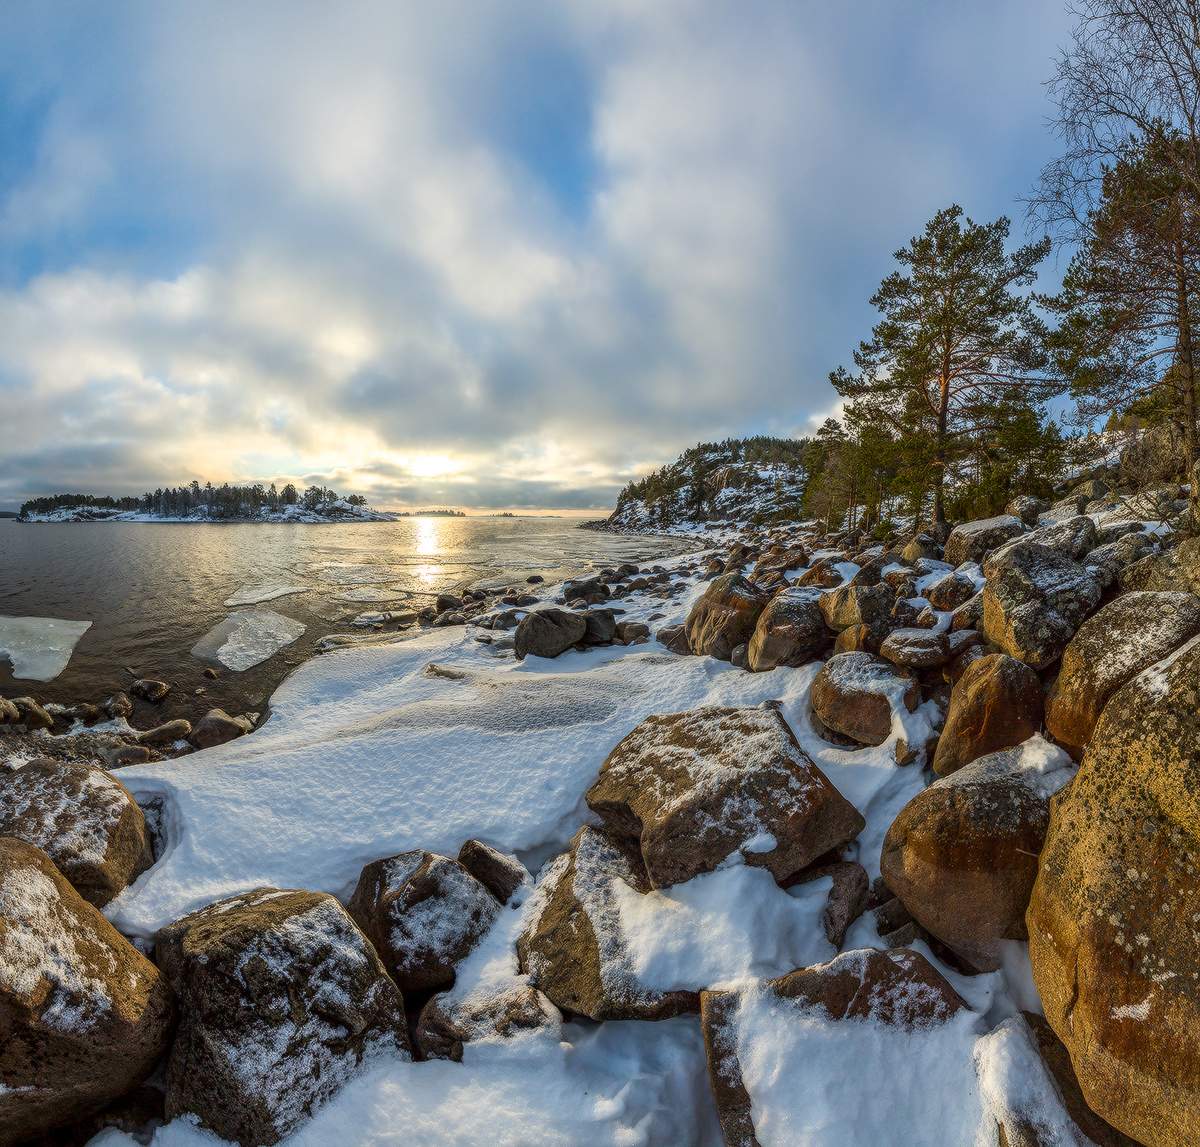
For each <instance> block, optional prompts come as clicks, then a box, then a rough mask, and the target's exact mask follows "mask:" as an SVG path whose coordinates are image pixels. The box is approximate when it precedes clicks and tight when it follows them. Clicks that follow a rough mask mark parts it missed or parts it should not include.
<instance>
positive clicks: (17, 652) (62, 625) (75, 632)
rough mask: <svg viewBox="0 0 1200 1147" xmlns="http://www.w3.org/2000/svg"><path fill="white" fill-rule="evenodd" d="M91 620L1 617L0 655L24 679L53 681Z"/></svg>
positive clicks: (87, 628)
mask: <svg viewBox="0 0 1200 1147" xmlns="http://www.w3.org/2000/svg"><path fill="white" fill-rule="evenodd" d="M91 627H92V623H91V622H90V621H70V620H67V619H65V618H61V617H0V657H7V658H8V660H9V661H10V662H11V663H12V675H13V676H14V677H17V678H20V679H21V680H25V681H53V680H54V678H55V677H57V676H58V675H59V674H60V673H61V672H62V671H63V670H64V669H66V667H67V662H68V661H70V660H71V654H72V653H73V652H74V651H75V645H76V643H77V642H78V641H79V639H80V638H81V637H82V636H83V635H84V634H85V633H86V632H87V631H88V630H89V629H91Z"/></svg>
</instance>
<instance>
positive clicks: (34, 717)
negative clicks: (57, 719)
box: [12, 697, 54, 730]
mask: <svg viewBox="0 0 1200 1147" xmlns="http://www.w3.org/2000/svg"><path fill="white" fill-rule="evenodd" d="M12 706H13V708H14V709H16V711H17V721H16V723H17V724H19V725H24V726H25V728H27V729H30V730H33V729H53V728H54V718H53V717H51V716H50V714H49V713H48V712H47V711H46V710H45V709H43V708H42V706H41V705H39V704H38V702H37V701H35V700H34V699H33V698H32V697H14V698H13V699H12Z"/></svg>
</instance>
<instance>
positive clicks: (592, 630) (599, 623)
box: [583, 609, 617, 645]
mask: <svg viewBox="0 0 1200 1147" xmlns="http://www.w3.org/2000/svg"><path fill="white" fill-rule="evenodd" d="M583 620H584V623H585V624H586V626H587V628H586V629H585V630H584V634H583V640H584V644H586V645H611V644H612V643H613V641H614V640H615V638H616V636H617V615H616V614H615V613H613V611H612V610H611V609H589V610H588V611H587V612H586V613H585V614H584V615H583Z"/></svg>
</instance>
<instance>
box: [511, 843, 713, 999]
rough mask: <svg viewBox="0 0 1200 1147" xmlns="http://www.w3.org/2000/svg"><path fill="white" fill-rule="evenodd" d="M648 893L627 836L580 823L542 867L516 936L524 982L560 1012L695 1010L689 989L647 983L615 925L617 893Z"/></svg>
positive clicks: (617, 922) (618, 921)
mask: <svg viewBox="0 0 1200 1147" xmlns="http://www.w3.org/2000/svg"><path fill="white" fill-rule="evenodd" d="M623 890H624V892H626V893H627V892H630V891H632V892H634V893H647V892H649V891H651V888H650V881H649V879H648V878H647V876H646V872H645V869H644V868H643V866H642V862H641V857H640V856H639V855H638V854H637V852H636V850H635V849H634V847H633V846H632V845H631V844H629V843H628V842H627V841H625V840H623V839H621V838H618V837H615V836H612V835H610V834H609V833H606V832H602V831H600V830H599V829H594V828H591V827H589V826H587V825H585V826H584V827H583V828H581V829H580V830H579V831H578V832H577V833H576V834H575V837H574V839H573V840H572V841H571V846H570V849H569V851H567V852H566V853H564V854H563V855H562V856H560V857H558V858H557V859H556V860H555V861H554V862H553V863H552V865H551V866H550V868H549V869H548V870H547V871H546V872H545V874H544V875H543V877H542V880H541V883H540V884H539V885H538V888H537V890H536V891H535V892H534V894H533V897H532V898H531V900H530V901H529V914H528V922H527V924H526V928H525V931H524V932H523V933H522V935H521V936H520V938H519V939H518V941H517V954H518V957H519V959H520V967H521V970H522V971H523V972H525V973H526V974H528V976H529V982H530V984H531V985H532V986H533V987H536V988H538V989H539V990H540V991H541V992H543V993H544V994H545V995H546V996H547V998H549V1000H550V1001H551V1002H552V1003H553V1004H554V1005H555V1006H556V1007H559V1008H561V1009H562V1010H563V1011H565V1012H569V1013H572V1014H575V1015H582V1016H587V1017H588V1018H590V1019H593V1020H623V1019H641V1020H658V1019H666V1018H668V1017H669V1016H675V1015H679V1014H681V1013H682V1012H688V1011H695V1010H696V1008H697V1007H698V1005H699V997H698V995H697V993H696V992H694V991H690V990H669V991H662V990H659V989H657V988H651V987H647V986H646V985H645V984H644V983H643V982H642V980H641V978H640V977H639V975H638V972H637V966H636V961H635V959H634V957H633V955H632V953H631V952H630V950H629V946H628V943H627V941H626V939H625V935H624V933H623V931H622V928H621V918H620V907H619V897H620V896H621V895H622V891H623Z"/></svg>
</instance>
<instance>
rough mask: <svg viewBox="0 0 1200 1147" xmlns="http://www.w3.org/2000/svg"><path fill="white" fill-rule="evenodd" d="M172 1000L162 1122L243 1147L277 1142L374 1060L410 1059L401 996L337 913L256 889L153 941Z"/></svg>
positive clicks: (316, 899)
mask: <svg viewBox="0 0 1200 1147" xmlns="http://www.w3.org/2000/svg"><path fill="white" fill-rule="evenodd" d="M155 956H156V959H157V960H158V964H159V966H160V967H161V968H162V969H163V972H164V973H165V974H166V976H167V978H168V979H169V980H170V981H171V984H172V986H173V987H174V988H175V993H176V996H177V997H178V999H179V1005H180V1016H181V1018H180V1024H179V1034H178V1036H177V1037H176V1040H175V1045H174V1047H173V1048H172V1049H171V1056H170V1059H169V1060H168V1062H167V1075H166V1088H167V1097H166V1114H167V1118H168V1119H172V1118H175V1117H176V1116H179V1115H186V1114H192V1115H195V1116H197V1117H198V1118H199V1119H200V1121H201V1122H202V1123H204V1124H205V1125H206V1126H208V1127H210V1128H211V1129H212V1130H213V1131H215V1132H216V1133H217V1134H218V1135H220V1136H221V1137H222V1138H223V1139H229V1140H233V1141H235V1142H237V1143H240V1144H241V1145H242V1147H256V1145H259V1144H271V1143H276V1142H278V1141H279V1140H280V1139H282V1138H283V1137H284V1136H285V1135H287V1134H288V1133H289V1132H290V1131H292V1130H293V1129H294V1128H295V1127H296V1126H298V1125H299V1124H300V1123H301V1122H302V1121H303V1120H304V1119H306V1118H307V1117H308V1116H309V1115H310V1114H312V1112H313V1111H314V1110H315V1109H316V1108H317V1107H318V1106H319V1105H320V1104H322V1103H324V1102H325V1101H326V1100H327V1099H329V1098H330V1097H331V1096H332V1095H333V1094H335V1093H336V1092H337V1091H338V1089H339V1088H340V1087H341V1086H342V1085H343V1084H344V1083H346V1082H347V1081H348V1080H349V1079H350V1078H352V1077H353V1076H354V1075H355V1074H357V1073H358V1071H359V1070H360V1069H361V1068H362V1066H363V1065H364V1064H365V1063H368V1062H369V1061H371V1060H373V1059H376V1058H382V1057H390V1058H400V1059H407V1058H409V1054H410V1053H409V1043H408V1029H407V1026H406V1024H405V1019H404V1000H403V998H402V997H401V995H400V991H399V989H398V988H397V987H396V985H395V984H394V983H393V982H392V981H391V980H390V979H389V978H388V975H387V972H386V971H385V970H384V967H383V964H382V963H381V962H380V959H379V957H378V956H377V955H376V953H375V949H374V948H372V947H371V944H370V943H369V942H368V940H367V939H366V937H365V936H363V934H362V933H361V932H360V931H359V930H358V929H357V928H356V927H355V925H354V921H353V920H351V919H350V917H349V916H348V915H347V913H346V911H345V909H344V908H342V906H341V905H340V904H339V903H338V902H337V901H336V900H335V899H334V898H333V897H332V896H329V895H327V894H325V893H321V892H302V891H280V890H278V889H273V888H260V889H257V890H255V891H253V892H248V893H245V894H243V895H240V896H234V897H230V898H229V899H226V900H218V901H217V902H216V903H214V904H210V905H208V906H207V907H206V908H202V909H200V910H199V911H198V912H193V913H191V914H190V915H188V916H184V917H183V918H182V919H181V920H177V921H175V923H173V924H169V925H168V926H167V927H166V928H164V929H163V930H162V931H161V932H159V934H158V941H157V947H156V953H155Z"/></svg>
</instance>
